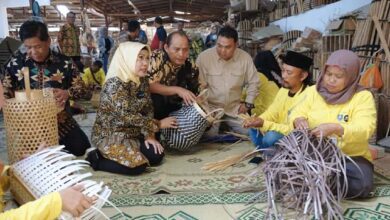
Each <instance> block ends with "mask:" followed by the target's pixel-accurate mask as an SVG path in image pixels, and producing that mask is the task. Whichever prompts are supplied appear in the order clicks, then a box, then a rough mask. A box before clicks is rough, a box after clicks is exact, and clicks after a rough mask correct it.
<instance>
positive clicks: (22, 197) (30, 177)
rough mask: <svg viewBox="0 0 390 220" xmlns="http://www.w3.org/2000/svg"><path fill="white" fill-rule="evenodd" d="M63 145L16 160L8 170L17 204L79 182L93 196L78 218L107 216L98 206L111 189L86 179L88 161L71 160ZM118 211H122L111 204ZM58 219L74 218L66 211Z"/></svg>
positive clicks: (72, 157)
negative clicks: (92, 199) (90, 204)
mask: <svg viewBox="0 0 390 220" xmlns="http://www.w3.org/2000/svg"><path fill="white" fill-rule="evenodd" d="M63 148H64V146H55V147H50V148H46V149H44V150H42V151H40V152H37V153H35V154H33V155H31V156H29V157H27V158H25V159H23V160H21V161H19V162H16V163H15V164H13V165H12V166H11V169H10V182H11V185H13V187H12V188H11V192H12V194H13V195H14V198H15V199H16V201H18V203H19V204H24V203H26V202H29V201H32V200H35V199H38V198H40V197H42V196H44V195H47V194H49V193H51V192H56V191H61V190H63V189H65V188H68V187H72V186H75V185H78V184H79V185H82V186H83V187H84V189H83V190H82V193H83V194H84V195H87V196H89V197H93V196H95V197H97V199H96V200H95V202H94V203H93V205H92V206H91V207H90V208H88V209H86V210H85V211H84V212H83V213H82V214H81V217H80V218H79V219H90V220H93V219H102V217H103V219H109V218H108V217H107V215H106V214H104V213H103V212H102V211H101V209H102V207H103V205H104V204H105V203H106V202H107V203H109V204H110V205H112V206H113V204H112V203H111V202H109V201H108V198H109V196H110V195H111V189H109V188H108V187H107V186H105V185H104V184H103V182H100V183H98V182H95V181H93V180H91V179H90V177H91V176H92V174H91V173H89V172H87V171H86V170H85V168H86V167H88V162H87V161H85V160H74V158H75V156H74V155H72V154H68V153H66V152H64V151H62V149H63ZM113 207H114V208H115V209H116V211H118V213H121V214H122V212H121V211H120V210H118V209H117V208H116V207H115V206H113ZM59 219H61V220H68V219H69V220H70V219H74V218H73V217H72V215H71V214H70V213H67V212H62V214H61V216H60V218H59Z"/></svg>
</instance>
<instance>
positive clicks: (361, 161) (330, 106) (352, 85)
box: [291, 50, 376, 197]
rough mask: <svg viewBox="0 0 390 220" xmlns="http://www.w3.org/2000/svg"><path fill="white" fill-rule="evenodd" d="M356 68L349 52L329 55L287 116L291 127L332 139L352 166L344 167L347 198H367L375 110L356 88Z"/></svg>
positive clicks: (356, 61) (371, 101)
mask: <svg viewBox="0 0 390 220" xmlns="http://www.w3.org/2000/svg"><path fill="white" fill-rule="evenodd" d="M359 68H360V62H359V58H358V57H357V55H356V54H354V53H353V52H352V51H348V50H338V51H336V52H334V53H332V54H331V56H330V57H329V59H328V60H327V62H326V64H325V67H324V69H323V72H322V74H321V75H320V78H319V79H318V82H317V84H316V86H315V87H314V86H313V87H311V88H309V91H308V93H307V97H306V100H305V102H304V103H303V104H302V105H300V106H299V107H298V108H297V109H296V111H294V113H293V114H292V117H291V118H293V120H292V121H293V125H294V127H295V128H297V129H311V133H312V134H314V135H316V136H321V135H322V136H325V137H329V138H331V139H333V140H334V141H335V142H336V144H337V146H338V147H340V149H341V150H342V151H343V152H344V153H345V154H346V155H348V156H350V157H351V158H352V160H353V161H354V163H352V162H347V165H346V173H347V182H348V192H347V197H367V196H368V195H369V193H370V191H371V189H372V186H373V165H372V163H371V160H372V159H371V154H370V151H369V149H368V139H369V138H370V137H371V135H372V134H373V132H374V130H375V127H376V109H375V103H374V99H373V96H372V94H371V93H370V92H369V91H367V90H365V89H364V88H363V87H361V86H360V85H359V80H360V76H359ZM355 164H356V165H355Z"/></svg>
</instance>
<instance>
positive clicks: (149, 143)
mask: <svg viewBox="0 0 390 220" xmlns="http://www.w3.org/2000/svg"><path fill="white" fill-rule="evenodd" d="M145 146H146V149H149V148H150V147H151V146H152V147H153V148H154V153H155V154H162V153H163V152H164V148H163V146H161V144H160V142H158V141H157V140H156V139H154V138H152V137H149V138H147V139H146V140H145Z"/></svg>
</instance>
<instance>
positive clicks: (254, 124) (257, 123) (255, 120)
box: [242, 117, 264, 128]
mask: <svg viewBox="0 0 390 220" xmlns="http://www.w3.org/2000/svg"><path fill="white" fill-rule="evenodd" d="M263 123H264V120H263V119H262V118H259V117H250V118H247V119H245V120H244V121H243V122H242V127H244V128H260V127H263Z"/></svg>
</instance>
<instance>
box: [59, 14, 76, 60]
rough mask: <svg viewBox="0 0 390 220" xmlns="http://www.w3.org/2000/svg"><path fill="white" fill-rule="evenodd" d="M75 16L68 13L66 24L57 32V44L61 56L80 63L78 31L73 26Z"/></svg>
mask: <svg viewBox="0 0 390 220" xmlns="http://www.w3.org/2000/svg"><path fill="white" fill-rule="evenodd" d="M75 21H76V14H75V13H74V12H68V14H66V23H65V24H64V25H63V26H62V27H61V29H60V31H59V32H58V44H59V46H60V48H61V52H62V54H64V55H66V56H68V57H71V58H72V59H73V61H80V41H79V36H80V29H79V28H78V27H76V26H75V24H74V22H75Z"/></svg>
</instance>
